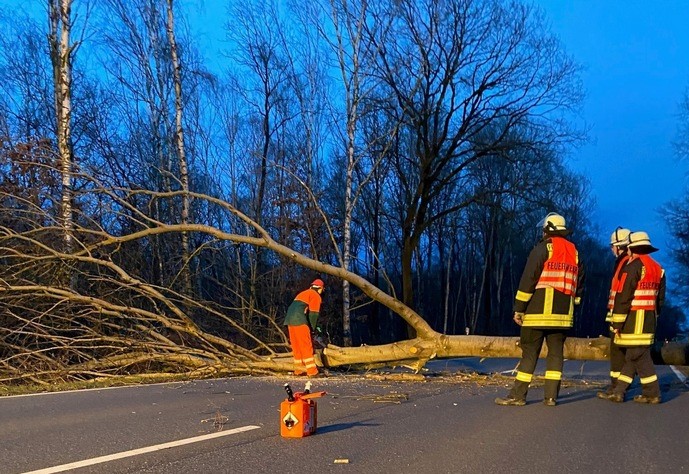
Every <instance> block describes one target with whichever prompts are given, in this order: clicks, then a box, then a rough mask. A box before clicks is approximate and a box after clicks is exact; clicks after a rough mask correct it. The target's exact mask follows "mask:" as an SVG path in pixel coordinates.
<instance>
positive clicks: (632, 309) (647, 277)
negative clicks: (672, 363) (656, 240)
mask: <svg viewBox="0 0 689 474" xmlns="http://www.w3.org/2000/svg"><path fill="white" fill-rule="evenodd" d="M624 273H625V274H624V275H623V276H622V279H623V280H624V284H623V287H622V289H621V290H620V291H619V292H618V293H617V295H616V296H615V306H614V308H613V314H612V323H613V327H614V328H615V329H619V330H620V334H617V335H616V336H615V344H617V345H620V346H627V347H629V346H650V345H651V344H653V339H654V337H655V331H656V315H657V314H658V313H659V312H660V309H661V308H662V306H663V302H664V301H665V270H663V267H661V266H660V265H659V264H658V262H656V261H655V260H653V259H652V258H651V257H650V256H649V255H636V256H634V258H632V259H630V260H629V263H628V264H627V265H626V266H625V268H624Z"/></svg>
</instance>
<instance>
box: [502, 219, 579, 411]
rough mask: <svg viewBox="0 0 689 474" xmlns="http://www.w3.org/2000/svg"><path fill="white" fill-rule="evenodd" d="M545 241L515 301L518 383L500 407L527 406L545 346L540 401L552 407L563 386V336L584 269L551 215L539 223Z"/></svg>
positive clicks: (533, 257) (564, 231) (531, 258)
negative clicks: (519, 329) (544, 363)
mask: <svg viewBox="0 0 689 474" xmlns="http://www.w3.org/2000/svg"><path fill="white" fill-rule="evenodd" d="M542 229H543V238H542V239H541V241H540V242H539V243H538V244H537V245H536V247H534V249H533V250H532V251H531V253H530V254H529V258H528V260H527V262H526V267H525V268H524V272H523V273H522V277H521V280H520V281H519V290H518V291H517V295H516V297H515V300H514V322H515V323H517V324H518V325H520V326H521V331H520V335H519V342H520V345H521V348H522V358H521V360H520V361H519V366H518V368H517V377H516V380H515V381H514V385H513V387H512V390H511V391H510V393H509V395H508V396H507V397H506V398H496V399H495V403H497V404H498V405H526V394H527V391H528V389H529V384H530V383H531V380H532V379H533V374H534V370H535V369H536V363H537V362H538V356H539V354H540V352H541V347H542V345H543V341H545V342H546V344H547V346H548V357H547V359H546V372H545V386H544V392H545V393H544V400H543V403H545V404H546V405H548V406H555V405H556V403H557V395H558V392H559V390H560V381H561V380H562V366H563V363H564V357H563V352H564V342H565V333H566V331H567V330H568V329H569V328H571V327H572V325H573V321H574V305H575V304H579V301H580V300H581V294H582V289H583V285H582V283H583V267H582V265H581V263H580V262H579V254H578V252H577V249H576V247H575V246H574V244H573V243H572V242H570V241H569V240H567V238H566V237H567V236H568V235H569V234H570V231H569V230H568V229H567V227H566V225H565V219H564V217H562V216H561V215H559V214H555V213H550V214H548V215H547V216H546V217H545V219H543V221H542Z"/></svg>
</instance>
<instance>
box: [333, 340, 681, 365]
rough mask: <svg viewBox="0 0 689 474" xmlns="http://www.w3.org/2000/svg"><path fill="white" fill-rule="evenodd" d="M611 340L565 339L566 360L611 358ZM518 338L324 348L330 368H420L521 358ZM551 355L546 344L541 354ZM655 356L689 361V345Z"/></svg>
mask: <svg viewBox="0 0 689 474" xmlns="http://www.w3.org/2000/svg"><path fill="white" fill-rule="evenodd" d="M609 347H610V339H609V338H607V337H598V338H595V339H586V338H576V337H570V338H567V340H566V341H565V359H570V360H607V359H608V349H609ZM521 352H522V351H521V348H520V347H519V338H518V337H490V336H446V335H442V334H435V335H434V336H433V337H428V338H416V339H409V340H406V341H400V342H395V343H392V344H385V345H380V346H361V347H348V348H341V347H337V346H333V345H329V346H328V347H327V348H325V349H324V350H323V354H322V362H323V365H325V366H327V367H337V366H341V365H359V364H363V365H375V364H381V363H382V364H386V365H401V364H412V365H415V366H416V367H417V368H418V369H420V368H421V367H423V365H424V364H425V363H426V362H428V361H429V360H431V359H436V358H440V359H442V358H454V357H515V358H519V357H521V355H522V354H521ZM546 354H547V350H546V348H545V346H544V347H543V349H542V350H541V355H540V357H541V358H543V357H545V356H546ZM652 354H653V359H654V361H655V363H656V364H659V365H687V364H689V344H684V343H678V342H668V343H664V344H656V345H655V346H654V347H653V351H652Z"/></svg>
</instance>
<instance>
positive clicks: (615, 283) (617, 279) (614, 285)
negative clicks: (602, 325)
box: [605, 254, 629, 323]
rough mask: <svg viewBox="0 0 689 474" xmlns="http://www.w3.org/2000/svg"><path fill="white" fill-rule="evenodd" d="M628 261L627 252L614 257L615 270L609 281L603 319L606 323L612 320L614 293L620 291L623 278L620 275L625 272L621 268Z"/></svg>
mask: <svg viewBox="0 0 689 474" xmlns="http://www.w3.org/2000/svg"><path fill="white" fill-rule="evenodd" d="M628 261H629V255H627V254H622V255H620V256H619V257H617V259H615V271H614V272H613V275H612V281H611V282H610V293H609V295H608V314H607V315H606V316H605V321H606V322H608V323H610V322H612V309H613V307H614V306H615V295H617V293H619V292H620V291H622V287H623V286H624V279H623V278H622V275H625V273H623V272H622V269H623V268H624V266H625V265H626V264H627V262H628Z"/></svg>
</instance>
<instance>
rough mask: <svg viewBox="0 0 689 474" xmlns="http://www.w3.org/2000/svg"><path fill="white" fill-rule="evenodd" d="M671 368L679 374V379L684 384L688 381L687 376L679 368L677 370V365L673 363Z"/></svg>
mask: <svg viewBox="0 0 689 474" xmlns="http://www.w3.org/2000/svg"><path fill="white" fill-rule="evenodd" d="M670 369H671V370H672V371H673V372H674V373H675V375H676V376H677V378H678V379H679V381H680V382H682V383H683V384H686V383H687V376H686V375H684V374H683V373H682V372H680V371H679V370H677V367H675V366H674V365H671V366H670Z"/></svg>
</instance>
